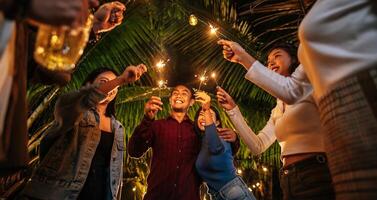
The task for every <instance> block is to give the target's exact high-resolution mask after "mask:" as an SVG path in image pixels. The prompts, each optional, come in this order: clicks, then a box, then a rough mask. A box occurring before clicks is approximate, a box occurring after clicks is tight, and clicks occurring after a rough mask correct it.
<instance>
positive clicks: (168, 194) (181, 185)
mask: <svg viewBox="0 0 377 200" xmlns="http://www.w3.org/2000/svg"><path fill="white" fill-rule="evenodd" d="M149 148H152V151H153V156H152V163H151V170H150V174H149V176H148V180H147V182H148V189H147V193H146V194H145V196H144V199H145V200H170V199H171V200H173V199H174V200H199V199H200V198H199V186H200V179H199V177H198V175H197V173H196V170H195V161H196V158H197V156H198V153H199V151H200V140H199V138H198V136H197V135H196V134H195V132H194V125H193V122H192V121H191V120H190V119H188V118H187V117H186V119H185V120H183V121H182V122H181V123H179V122H178V121H177V120H175V119H173V118H172V117H168V118H166V119H161V120H156V121H153V120H150V119H148V118H146V117H145V118H144V119H143V120H142V122H141V124H140V125H139V126H138V127H137V128H136V129H135V131H134V133H133V135H132V137H131V139H130V141H129V143H128V153H129V154H130V156H132V157H141V156H142V155H143V154H144V153H145V152H146V151H147V150H148V149H149Z"/></svg>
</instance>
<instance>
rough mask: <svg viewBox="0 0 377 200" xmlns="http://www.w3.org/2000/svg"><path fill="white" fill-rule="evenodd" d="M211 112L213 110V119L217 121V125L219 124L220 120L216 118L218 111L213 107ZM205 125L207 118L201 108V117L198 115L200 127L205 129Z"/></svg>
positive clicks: (202, 129)
mask: <svg viewBox="0 0 377 200" xmlns="http://www.w3.org/2000/svg"><path fill="white" fill-rule="evenodd" d="M210 112H211V115H212V120H213V121H214V122H216V126H217V125H218V124H219V122H218V121H217V119H216V113H215V112H214V111H213V110H212V109H211V110H210ZM205 125H206V120H205V117H204V111H203V110H201V111H200V113H199V117H198V127H199V129H200V130H201V131H204V130H205Z"/></svg>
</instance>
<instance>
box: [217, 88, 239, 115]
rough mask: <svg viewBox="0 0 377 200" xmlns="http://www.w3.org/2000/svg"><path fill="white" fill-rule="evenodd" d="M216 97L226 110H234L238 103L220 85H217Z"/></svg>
mask: <svg viewBox="0 0 377 200" xmlns="http://www.w3.org/2000/svg"><path fill="white" fill-rule="evenodd" d="M216 89H217V92H216V97H217V102H219V104H220V105H221V107H223V108H224V109H225V110H232V109H233V108H234V107H236V106H237V105H236V103H235V102H234V100H233V98H232V97H231V96H230V95H229V94H228V93H227V92H226V91H225V90H224V89H222V88H221V87H220V86H218V87H216Z"/></svg>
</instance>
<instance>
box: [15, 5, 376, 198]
mask: <svg viewBox="0 0 377 200" xmlns="http://www.w3.org/2000/svg"><path fill="white" fill-rule="evenodd" d="M34 1H36V0H34ZM299 39H300V44H299V49H298V50H297V49H296V48H295V47H293V46H290V45H287V44H281V45H280V44H279V45H276V46H274V47H273V48H272V49H270V51H269V52H268V59H267V64H266V66H264V65H263V64H262V63H261V62H259V61H258V60H256V59H255V58H254V57H253V56H251V55H250V54H248V53H247V52H246V51H245V50H244V49H243V48H242V47H241V46H240V45H239V44H238V43H236V42H233V41H228V40H220V41H218V44H219V45H221V46H222V48H223V51H222V53H223V56H224V58H225V59H227V60H229V61H230V62H234V63H239V64H240V65H242V66H243V67H244V68H245V69H246V71H247V73H246V75H245V78H246V79H248V80H249V81H251V82H252V83H253V84H255V85H257V86H259V87H261V88H262V89H264V90H265V91H267V92H268V93H270V94H271V95H273V96H274V97H276V98H277V104H276V107H275V108H274V109H273V110H272V111H271V115H270V119H269V120H268V122H267V123H266V125H265V127H264V128H263V129H262V130H261V131H259V133H258V134H256V133H255V132H254V131H253V130H252V129H251V128H250V127H249V126H248V124H247V123H246V121H245V119H244V118H243V116H242V113H241V111H240V109H239V108H238V106H237V104H236V102H235V101H234V100H233V99H232V97H231V96H230V95H229V94H228V93H227V91H226V90H224V89H223V88H221V87H217V89H216V95H215V96H216V100H217V103H218V104H219V105H220V106H221V107H222V108H223V109H224V110H225V111H226V113H227V114H228V116H229V118H230V119H231V121H232V123H233V124H234V127H235V129H236V130H235V131H233V130H232V129H229V128H225V127H223V126H222V122H221V118H220V115H219V111H218V110H217V109H215V107H214V106H211V102H212V101H211V97H210V95H209V94H208V93H206V92H204V91H196V92H193V90H192V88H190V87H188V86H187V85H183V84H182V85H177V86H175V87H174V88H173V89H172V92H171V94H170V96H169V105H170V108H171V112H170V115H169V116H168V117H167V118H164V119H156V114H157V113H158V111H160V110H162V109H163V105H164V104H163V102H162V101H161V99H160V98H159V97H156V96H152V97H151V98H150V99H149V100H148V101H147V103H146V104H145V107H144V118H143V119H142V121H141V122H140V124H139V125H138V126H137V127H136V129H135V130H134V132H133V134H132V136H131V138H130V140H129V142H128V144H127V147H125V145H124V130H123V125H122V124H121V123H120V122H119V121H117V120H116V118H115V107H114V102H115V99H116V96H117V92H118V87H120V86H122V85H124V84H128V83H132V82H135V81H137V80H138V79H139V78H140V77H141V76H142V75H143V74H144V73H145V72H147V67H146V66H145V65H143V64H140V65H137V66H129V67H127V68H126V69H125V70H124V71H123V73H122V74H121V75H119V74H117V72H116V71H114V70H112V69H109V68H99V69H97V70H96V71H94V72H92V73H91V74H90V75H89V76H88V78H87V79H86V81H84V84H83V87H82V88H80V89H79V90H77V91H73V92H69V93H66V94H64V95H62V96H60V97H59V99H58V101H57V102H56V105H55V111H54V122H53V125H52V126H51V127H50V128H49V129H48V130H47V131H46V136H45V137H44V138H43V140H42V141H41V144H40V151H41V152H40V159H41V161H40V164H39V166H38V167H37V168H36V169H35V171H34V172H33V175H32V177H31V178H30V179H29V181H28V182H27V183H26V186H25V188H24V189H23V191H22V192H21V194H20V195H19V197H18V198H20V199H117V198H119V194H120V192H121V191H120V190H119V189H120V185H121V181H122V174H123V171H122V170H123V156H124V151H125V150H126V149H127V153H128V154H129V155H130V156H131V157H135V158H139V157H141V156H143V155H144V153H145V152H147V151H148V150H149V149H152V158H151V159H152V160H151V166H150V174H149V176H148V180H147V183H148V186H147V192H146V194H145V196H144V199H146V200H152V199H153V200H160V199H180V200H186V199H187V200H195V199H197V200H199V199H200V196H199V186H200V185H201V184H202V182H205V183H206V185H207V186H208V193H209V194H210V195H211V198H212V199H216V200H228V199H238V200H244V199H245V200H250V199H255V197H254V196H253V194H252V193H251V192H250V191H249V190H248V187H247V186H246V184H245V183H244V181H243V180H242V178H241V177H239V176H238V175H237V173H236V167H235V165H234V162H233V158H234V154H235V153H236V152H237V148H238V138H237V134H238V135H239V136H240V138H241V140H242V141H243V142H244V143H245V144H246V145H247V147H248V148H249V149H250V151H251V153H253V154H260V153H262V152H264V151H265V150H266V149H267V148H268V147H269V146H271V145H272V144H273V143H274V142H275V141H276V140H277V141H278V142H279V145H280V147H281V160H282V163H283V166H282V169H281V171H280V186H281V189H282V191H283V198H284V199H355V198H358V199H376V198H377V159H376V158H377V155H376V154H377V135H376V131H377V104H376V98H375V97H377V57H376V55H377V48H376V45H375V42H376V41H377V4H376V3H375V2H374V1H372V0H358V1H354V0H342V1H332V0H317V2H316V3H315V4H314V5H313V7H312V8H311V10H310V12H309V13H308V14H307V15H306V16H305V18H304V20H303V21H302V22H301V25H300V27H299ZM219 53H220V52H219ZM229 70H230V71H231V69H229ZM195 102H197V103H199V104H200V105H201V107H200V109H199V110H198V111H197V113H196V115H195V118H194V121H191V119H189V117H188V115H187V112H188V109H189V108H190V106H192V105H193V104H194V103H195ZM125 198H127V197H125Z"/></svg>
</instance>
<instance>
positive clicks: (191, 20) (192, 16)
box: [189, 14, 198, 26]
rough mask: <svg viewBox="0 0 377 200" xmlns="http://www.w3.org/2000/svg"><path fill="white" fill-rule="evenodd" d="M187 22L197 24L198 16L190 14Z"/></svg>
mask: <svg viewBox="0 0 377 200" xmlns="http://www.w3.org/2000/svg"><path fill="white" fill-rule="evenodd" d="M189 24H190V25H191V26H196V25H197V24H198V18H197V17H196V16H195V15H193V14H191V15H190V17H189Z"/></svg>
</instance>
